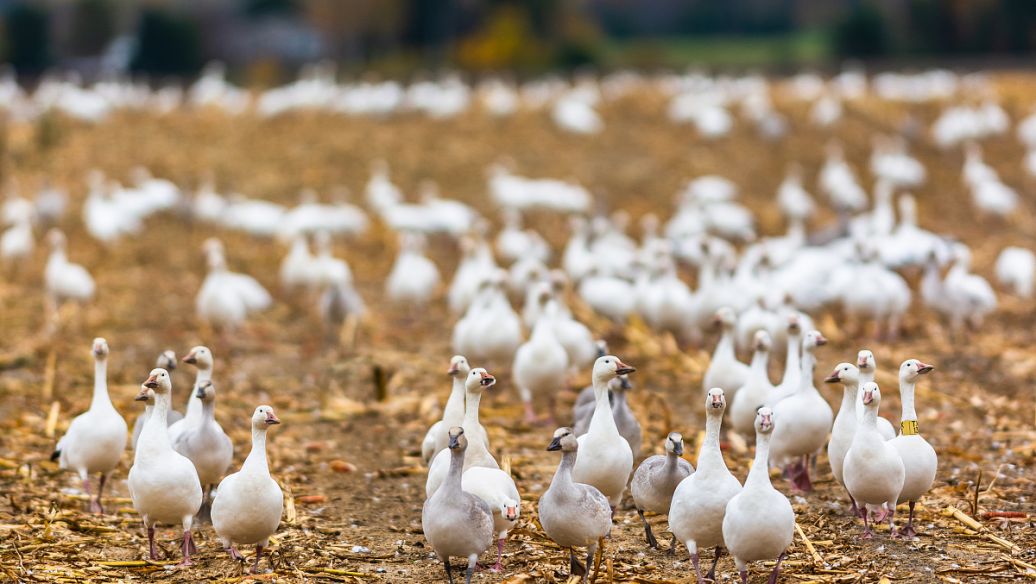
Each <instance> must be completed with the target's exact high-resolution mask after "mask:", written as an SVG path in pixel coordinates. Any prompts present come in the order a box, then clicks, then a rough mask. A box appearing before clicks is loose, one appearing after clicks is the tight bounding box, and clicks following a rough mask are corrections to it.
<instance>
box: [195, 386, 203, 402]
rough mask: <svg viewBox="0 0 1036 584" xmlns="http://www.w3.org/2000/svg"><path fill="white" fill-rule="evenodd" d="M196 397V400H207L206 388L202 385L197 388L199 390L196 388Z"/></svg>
mask: <svg viewBox="0 0 1036 584" xmlns="http://www.w3.org/2000/svg"><path fill="white" fill-rule="evenodd" d="M194 397H196V398H198V399H205V387H204V386H201V385H199V386H198V387H197V388H196V389H195V390H194Z"/></svg>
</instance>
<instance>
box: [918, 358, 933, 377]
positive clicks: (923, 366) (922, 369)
mask: <svg viewBox="0 0 1036 584" xmlns="http://www.w3.org/2000/svg"><path fill="white" fill-rule="evenodd" d="M932 369H935V366H934V365H928V364H927V363H922V362H920V361H918V362H917V372H918V373H920V374H921V375H924V374H925V373H928V372H929V371H931V370H932Z"/></svg>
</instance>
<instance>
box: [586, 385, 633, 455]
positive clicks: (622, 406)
mask: <svg viewBox="0 0 1036 584" xmlns="http://www.w3.org/2000/svg"><path fill="white" fill-rule="evenodd" d="M587 389H588V390H590V391H589V394H588V395H587ZM631 389H633V384H632V383H631V382H630V379H629V376H628V375H620V376H619V377H616V378H615V379H612V380H611V381H609V382H608V400H609V402H610V403H611V408H612V417H613V418H614V419H615V427H616V428H618V429H619V434H620V435H621V436H622V437H623V438H625V439H626V442H627V443H628V444H629V445H630V450H631V451H632V452H633V459H634V460H636V459H637V457H639V456H640V447H641V443H642V441H643V437H642V435H641V434H642V433H641V427H640V422H639V421H638V420H637V416H636V414H634V413H633V410H632V409H631V408H630V405H629V401H628V400H627V399H626V394H627V392H628V391H629V390H631ZM593 390H594V388H593V386H592V385H591V386H590V387H587V388H585V389H583V391H582V392H580V393H579V397H578V398H577V399H576V403H575V405H574V406H573V407H572V412H573V417H572V419H573V420H574V421H575V423H574V425H573V427H572V432H573V433H575V435H576V436H577V437H578V436H582V435H583V434H586V432H587V431H588V430H589V429H590V421H591V420H593V417H594V410H595V409H596V407H597V402H596V401H595V398H594V391H593ZM584 396H585V397H584Z"/></svg>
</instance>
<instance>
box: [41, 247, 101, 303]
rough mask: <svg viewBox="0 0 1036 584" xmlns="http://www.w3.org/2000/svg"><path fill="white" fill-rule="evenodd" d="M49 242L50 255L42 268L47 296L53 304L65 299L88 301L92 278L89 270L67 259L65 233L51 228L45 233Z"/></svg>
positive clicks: (92, 286) (92, 285)
mask: <svg viewBox="0 0 1036 584" xmlns="http://www.w3.org/2000/svg"><path fill="white" fill-rule="evenodd" d="M47 241H49V242H50V248H51V251H50V257H48V258H47V265H46V267H45V268H44V270H43V279H44V285H45V287H46V289H47V298H48V299H49V300H50V302H52V304H53V306H54V307H56V306H57V305H59V304H61V303H62V302H65V301H74V302H88V301H90V300H91V299H92V298H93V297H94V289H95V285H94V279H93V277H92V276H90V272H87V271H86V268H84V267H83V266H81V265H79V264H73V263H72V262H70V261H68V256H67V255H66V253H65V247H66V243H67V242H66V239H65V234H64V233H62V232H60V231H58V230H57V229H51V230H50V233H49V234H48V235H47Z"/></svg>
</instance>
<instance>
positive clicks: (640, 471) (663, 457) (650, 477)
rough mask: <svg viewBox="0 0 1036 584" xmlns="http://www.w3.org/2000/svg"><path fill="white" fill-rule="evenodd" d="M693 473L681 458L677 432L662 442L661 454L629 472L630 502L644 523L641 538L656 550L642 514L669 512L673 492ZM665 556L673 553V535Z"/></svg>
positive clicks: (674, 549) (674, 537)
mask: <svg viewBox="0 0 1036 584" xmlns="http://www.w3.org/2000/svg"><path fill="white" fill-rule="evenodd" d="M693 472H694V467H693V466H691V463H689V462H687V461H686V460H684V459H683V436H681V435H680V433H679V432H670V433H669V436H667V437H666V440H665V454H656V455H654V456H651V457H649V458H646V459H645V460H644V462H642V463H640V466H638V467H637V472H635V473H633V482H632V483H631V484H630V491H631V492H632V493H633V502H634V504H635V505H636V506H637V514H639V515H640V520H641V521H643V522H644V537H645V538H647V542H648V545H649V546H651V547H653V548H656V549H657V548H658V540H656V539H655V534H654V533H652V532H651V524H650V523H648V521H647V519H646V518H645V517H644V511H650V512H651V513H658V514H660V515H661V514H666V513H669V507H670V506H671V505H672V503H673V491H675V490H676V487H677V486H678V485H679V484H680V483H681V482H682V481H683V480H684V479H685V478H687V477H689V476H691V473H693ZM669 553H670V554H675V553H676V534H673V541H672V543H671V544H670V546H669Z"/></svg>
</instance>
